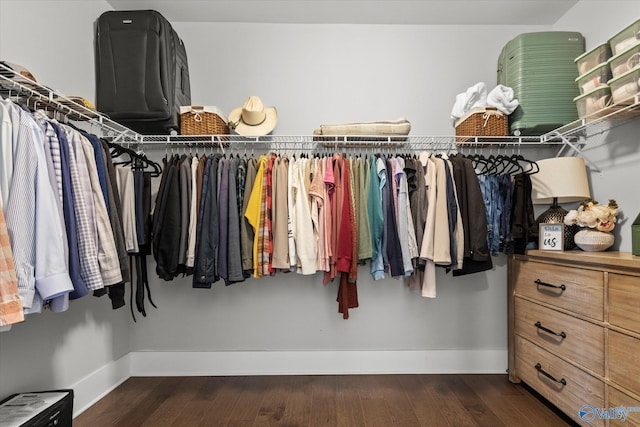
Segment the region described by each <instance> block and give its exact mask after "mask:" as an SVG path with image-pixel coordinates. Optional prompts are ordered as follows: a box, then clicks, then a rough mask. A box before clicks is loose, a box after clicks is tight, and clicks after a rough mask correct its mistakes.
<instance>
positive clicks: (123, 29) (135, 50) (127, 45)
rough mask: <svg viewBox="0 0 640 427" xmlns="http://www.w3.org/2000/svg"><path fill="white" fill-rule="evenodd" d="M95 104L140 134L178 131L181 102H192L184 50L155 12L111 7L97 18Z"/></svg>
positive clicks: (165, 22) (160, 16) (179, 41)
mask: <svg viewBox="0 0 640 427" xmlns="http://www.w3.org/2000/svg"><path fill="white" fill-rule="evenodd" d="M95 61H96V108H97V109H98V111H100V112H102V113H104V114H106V115H108V116H109V117H110V118H111V119H113V120H115V121H116V122H118V123H121V124H123V125H125V126H127V127H129V128H131V129H133V130H135V131H136V132H139V133H141V134H169V133H174V131H175V132H177V131H178V130H179V127H180V125H179V110H180V106H181V105H191V89H190V84H189V68H188V65H187V52H186V50H185V47H184V44H183V43H182V40H180V37H178V34H177V33H176V32H175V31H174V29H173V28H172V27H171V24H170V23H169V21H167V20H166V19H165V18H164V17H163V16H162V15H161V14H160V13H158V12H156V11H154V10H132V11H110V12H105V13H103V14H102V15H100V17H99V18H98V21H97V25H96V40H95Z"/></svg>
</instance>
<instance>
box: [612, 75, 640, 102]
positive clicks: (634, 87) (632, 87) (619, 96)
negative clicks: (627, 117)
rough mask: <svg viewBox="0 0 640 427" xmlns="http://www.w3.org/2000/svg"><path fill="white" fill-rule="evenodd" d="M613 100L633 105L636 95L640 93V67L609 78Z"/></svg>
mask: <svg viewBox="0 0 640 427" xmlns="http://www.w3.org/2000/svg"><path fill="white" fill-rule="evenodd" d="M607 84H608V85H609V86H610V87H611V95H612V96H613V102H615V103H616V104H621V105H631V104H633V103H634V102H635V98H634V96H636V95H638V94H640V67H636V68H634V69H633V70H630V71H627V72H626V73H624V74H623V75H621V76H619V77H616V78H614V79H612V80H609V82H608V83H607Z"/></svg>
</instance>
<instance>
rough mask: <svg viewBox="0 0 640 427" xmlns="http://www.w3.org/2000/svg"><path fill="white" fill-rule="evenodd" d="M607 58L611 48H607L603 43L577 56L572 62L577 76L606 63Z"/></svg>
mask: <svg viewBox="0 0 640 427" xmlns="http://www.w3.org/2000/svg"><path fill="white" fill-rule="evenodd" d="M609 58H611V47H609V44H608V43H603V44H601V45H600V46H596V47H595V48H593V49H591V50H590V51H588V52H585V53H583V54H582V55H580V56H578V57H577V58H576V59H575V60H574V62H575V63H576V65H577V67H578V74H580V75H582V74H585V73H587V72H588V71H590V70H591V69H592V68H594V67H597V66H598V65H600V64H602V63H606V62H607V60H608V59H609Z"/></svg>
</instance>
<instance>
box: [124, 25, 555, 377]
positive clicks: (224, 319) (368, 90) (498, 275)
mask: <svg viewBox="0 0 640 427" xmlns="http://www.w3.org/2000/svg"><path fill="white" fill-rule="evenodd" d="M174 27H175V28H176V30H177V31H178V33H179V34H180V36H181V37H182V38H183V40H184V42H185V45H186V46H187V54H188V56H189V65H190V73H191V85H192V94H193V100H192V101H193V103H194V104H204V105H217V106H219V107H220V108H222V109H223V111H226V112H229V111H230V110H231V109H233V108H235V107H237V106H240V105H241V104H242V102H243V101H244V100H245V99H246V97H248V96H249V95H254V94H255V95H259V96H260V97H261V98H262V99H263V101H264V102H265V103H266V104H267V105H274V106H276V107H277V108H278V113H279V123H278V126H277V128H276V133H277V134H280V135H290V134H305V135H307V134H310V133H311V131H312V130H313V129H314V128H315V127H317V126H319V125H320V124H322V123H336V122H348V121H358V120H377V119H393V118H397V117H399V116H404V117H407V118H408V119H409V120H410V121H411V123H412V134H414V135H445V134H446V135H450V134H451V133H452V132H453V129H452V125H451V122H450V120H449V113H450V111H451V107H452V105H453V101H454V98H455V95H456V94H457V93H459V92H462V91H464V90H466V89H467V87H469V86H471V85H473V84H475V83H476V82H478V81H484V82H486V83H487V85H488V87H489V88H493V86H494V85H495V81H496V63H497V58H498V55H499V53H500V50H501V48H502V47H503V45H504V44H505V43H506V42H507V41H508V40H510V39H511V38H512V37H514V36H515V35H517V34H519V33H521V32H527V31H537V30H545V29H548V28H540V27H523V26H519V27H516V26H473V27H469V26H467V27H461V26H430V27H427V26H385V25H358V26H351V25H295V24H289V25H282V24H211V23H174ZM150 152H155V153H158V154H163V153H164V147H159V148H157V149H156V150H155V151H154V150H153V149H150ZM525 154H527V155H532V156H537V155H539V153H535V152H534V153H530V152H529V151H527V152H526V153H525ZM495 262H496V268H495V269H494V270H493V271H490V272H488V273H483V274H476V275H472V276H468V277H464V278H453V277H451V276H450V275H449V276H446V275H445V274H444V271H440V272H439V274H438V298H437V299H435V300H429V299H424V298H422V297H420V296H419V295H416V294H414V293H411V292H409V291H408V290H407V289H405V288H404V287H403V284H402V283H401V282H399V281H396V280H393V279H387V280H384V281H381V282H374V281H373V280H371V278H370V275H369V274H368V270H367V269H366V268H361V269H360V273H359V280H358V291H359V301H360V308H358V309H356V310H353V311H352V313H351V318H350V319H349V320H348V321H344V320H342V317H341V316H340V315H339V314H338V313H337V304H336V302H335V298H336V295H337V285H336V283H332V284H330V285H328V286H326V287H324V286H323V285H322V283H321V277H320V276H319V275H317V276H313V277H311V278H306V277H301V276H298V275H292V274H289V275H282V274H280V275H278V276H276V277H274V278H267V279H262V280H259V281H249V282H246V283H242V284H236V285H233V286H231V287H224V285H223V284H221V283H218V284H215V285H214V289H213V290H194V289H191V282H190V280H189V279H176V280H174V281H173V282H170V283H162V282H161V281H159V280H158V279H155V278H154V283H153V285H154V290H155V293H154V298H155V299H156V302H157V303H158V304H159V306H160V309H159V310H157V311H155V310H154V311H152V312H151V313H150V315H149V319H148V321H145V322H142V323H141V324H140V325H136V327H135V328H134V329H133V330H132V334H131V349H132V351H262V350H284V351H286V350H293V351H296V350H321V351H342V350H421V351H438V350H460V351H461V352H466V351H469V352H470V351H478V350H481V351H492V350H495V349H499V350H502V351H503V352H504V353H505V354H506V346H507V329H506V267H505V265H504V264H505V259H504V257H497V258H496V260H495ZM500 362H502V366H501V368H500V369H499V371H500V372H503V371H504V369H506V359H504V360H501V361H500ZM498 365H500V363H498ZM433 368H434V369H437V366H433ZM172 369H173V370H174V371H175V370H178V369H180V366H174V367H172Z"/></svg>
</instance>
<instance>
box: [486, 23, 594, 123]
mask: <svg viewBox="0 0 640 427" xmlns="http://www.w3.org/2000/svg"><path fill="white" fill-rule="evenodd" d="M583 52H584V37H583V36H582V34H580V33H577V32H569V31H546V32H536V33H524V34H520V35H518V36H517V37H516V38H514V39H513V40H511V41H509V42H508V43H507V44H506V45H505V46H504V48H503V49H502V52H501V53H500V57H499V59H498V84H502V85H505V86H509V87H511V88H512V89H513V92H514V98H517V99H518V101H519V102H520V106H519V107H518V108H517V109H516V110H515V111H514V112H513V113H512V114H511V115H510V116H509V130H510V132H511V133H512V134H514V135H542V134H544V133H546V132H549V131H551V130H553V129H557V128H558V127H561V126H563V125H565V124H567V123H570V122H572V121H575V120H576V119H577V118H578V114H577V110H576V106H575V104H574V102H573V99H574V98H575V97H576V96H577V95H579V93H578V88H577V87H576V83H575V78H576V77H577V76H578V72H577V70H576V66H575V64H574V62H573V58H575V57H576V56H578V55H580V54H582V53H583Z"/></svg>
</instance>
